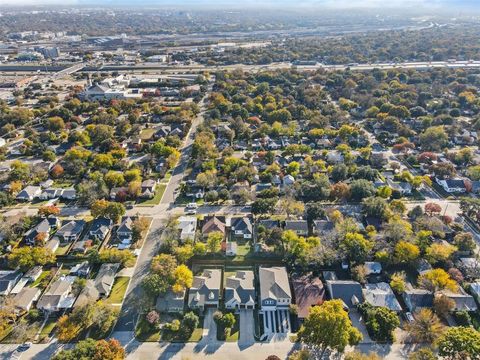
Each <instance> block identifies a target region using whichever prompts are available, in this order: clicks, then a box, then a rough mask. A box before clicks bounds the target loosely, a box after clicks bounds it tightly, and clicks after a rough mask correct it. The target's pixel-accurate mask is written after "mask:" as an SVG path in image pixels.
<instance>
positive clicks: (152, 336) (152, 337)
mask: <svg viewBox="0 0 480 360" xmlns="http://www.w3.org/2000/svg"><path fill="white" fill-rule="evenodd" d="M135 337H136V338H137V340H138V341H143V342H157V341H159V340H160V332H159V331H158V330H155V329H152V326H151V325H150V324H149V323H148V322H147V320H145V316H140V319H139V320H138V322H137V327H136V328H135Z"/></svg>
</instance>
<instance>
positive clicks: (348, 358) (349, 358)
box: [345, 352, 380, 360]
mask: <svg viewBox="0 0 480 360" xmlns="http://www.w3.org/2000/svg"><path fill="white" fill-rule="evenodd" d="M345 360H380V356H378V355H377V354H376V353H373V352H371V353H368V354H364V353H361V352H350V353H347V354H345Z"/></svg>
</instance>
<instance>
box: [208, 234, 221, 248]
mask: <svg viewBox="0 0 480 360" xmlns="http://www.w3.org/2000/svg"><path fill="white" fill-rule="evenodd" d="M222 241H223V234H222V233H221V232H220V231H212V232H211V233H209V234H208V236H207V249H208V251H210V252H211V253H216V252H219V251H220V245H221V244H222Z"/></svg>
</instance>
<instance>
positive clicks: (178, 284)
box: [172, 265, 193, 293]
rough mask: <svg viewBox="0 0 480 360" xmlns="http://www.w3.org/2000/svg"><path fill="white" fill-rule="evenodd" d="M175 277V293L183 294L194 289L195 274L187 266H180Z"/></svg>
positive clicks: (175, 272)
mask: <svg viewBox="0 0 480 360" xmlns="http://www.w3.org/2000/svg"><path fill="white" fill-rule="evenodd" d="M173 277H174V278H175V284H174V285H173V288H172V289H173V291H174V292H177V293H179V292H182V291H183V290H185V289H186V288H190V287H192V283H193V273H192V271H191V270H190V269H189V268H188V266H186V265H179V266H177V268H176V269H175V271H174V274H173Z"/></svg>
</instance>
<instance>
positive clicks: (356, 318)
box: [348, 310, 373, 344]
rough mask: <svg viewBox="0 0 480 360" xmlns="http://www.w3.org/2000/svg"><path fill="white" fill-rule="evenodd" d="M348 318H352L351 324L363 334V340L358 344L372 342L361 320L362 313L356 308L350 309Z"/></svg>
mask: <svg viewBox="0 0 480 360" xmlns="http://www.w3.org/2000/svg"><path fill="white" fill-rule="evenodd" d="M348 316H349V317H350V320H352V325H353V326H355V327H356V328H357V329H358V330H359V331H360V332H361V333H362V335H363V340H362V341H361V342H360V344H371V343H373V341H372V339H370V336H369V335H368V331H367V328H366V326H365V323H364V322H363V319H362V315H361V314H360V313H359V312H358V311H356V310H350V312H349V313H348Z"/></svg>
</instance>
